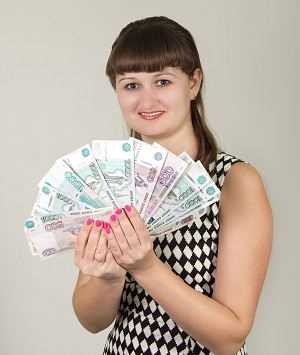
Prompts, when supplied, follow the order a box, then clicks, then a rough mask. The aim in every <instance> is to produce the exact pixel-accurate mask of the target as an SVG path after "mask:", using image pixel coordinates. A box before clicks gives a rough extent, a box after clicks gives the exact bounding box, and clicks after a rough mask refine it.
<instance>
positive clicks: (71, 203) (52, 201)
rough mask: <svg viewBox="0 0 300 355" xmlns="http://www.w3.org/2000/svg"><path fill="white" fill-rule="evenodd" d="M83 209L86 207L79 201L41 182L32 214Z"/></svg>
mask: <svg viewBox="0 0 300 355" xmlns="http://www.w3.org/2000/svg"><path fill="white" fill-rule="evenodd" d="M83 209H86V207H85V206H84V205H83V204H81V203H80V202H79V201H75V200H72V199H71V198H70V197H68V196H66V195H65V194H63V193H62V192H60V191H58V190H57V189H55V188H54V187H52V186H51V185H49V184H47V183H41V184H40V187H39V191H38V194H37V197H36V202H35V204H34V207H33V210H32V214H33V215H36V214H37V213H39V214H40V213H42V214H45V213H54V212H55V213H63V214H65V213H68V212H71V211H80V210H83ZM43 212H44V213H43Z"/></svg>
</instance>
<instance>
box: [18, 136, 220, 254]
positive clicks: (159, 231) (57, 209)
mask: <svg viewBox="0 0 300 355" xmlns="http://www.w3.org/2000/svg"><path fill="white" fill-rule="evenodd" d="M219 198H220V191H219V189H218V188H217V186H216V185H215V183H214V182H213V180H212V179H211V177H210V175H209V174H208V172H207V171H206V169H205V168H204V166H203V165H202V163H201V162H200V161H194V160H193V159H192V158H191V157H190V156H189V155H188V154H187V153H186V152H182V153H181V154H180V155H178V156H177V155H175V154H174V153H172V152H170V151H168V150H167V149H166V148H164V147H163V146H161V145H159V144H158V143H153V144H148V143H146V142H143V141H141V140H138V139H135V138H132V137H131V138H129V139H128V140H94V141H92V142H91V144H86V145H84V146H82V147H80V148H78V149H76V150H74V151H73V152H71V153H69V154H65V155H64V156H62V157H61V158H59V159H57V160H56V161H55V163H54V165H53V166H52V167H51V168H50V170H49V171H48V172H47V174H46V175H45V176H44V177H43V178H42V180H41V181H40V182H39V184H38V194H37V197H36V201H35V203H34V206H33V208H32V211H31V216H30V217H29V218H28V219H27V220H26V221H25V234H26V237H27V241H28V244H29V247H30V250H31V252H32V254H33V255H39V256H40V257H41V258H43V259H47V258H48V257H50V256H53V255H56V254H58V253H60V252H63V251H65V250H69V249H72V248H73V245H74V240H75V239H76V237H75V236H76V235H77V234H78V233H79V230H80V227H81V225H82V223H83V222H84V220H85V219H86V218H88V217H93V216H95V218H101V219H105V218H107V216H108V215H109V214H110V213H112V211H113V209H115V208H116V207H124V205H126V204H129V205H133V206H135V207H136V208H137V210H138V212H139V213H140V215H141V217H142V218H143V219H144V222H145V225H146V227H147V229H148V231H149V233H150V235H151V238H155V237H157V236H161V235H163V234H167V233H170V232H171V231H174V230H176V229H178V228H181V227H182V226H184V225H187V224H189V223H190V222H191V221H193V220H194V219H195V218H198V217H199V216H202V215H203V214H205V213H206V211H207V207H208V206H209V205H211V204H213V203H214V202H215V201H217V200H218V199H219Z"/></svg>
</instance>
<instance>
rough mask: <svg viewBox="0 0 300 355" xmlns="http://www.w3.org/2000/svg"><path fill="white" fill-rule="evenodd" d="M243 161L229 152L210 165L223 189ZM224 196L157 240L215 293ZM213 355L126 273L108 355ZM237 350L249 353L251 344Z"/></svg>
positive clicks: (189, 275) (171, 260)
mask: <svg viewBox="0 0 300 355" xmlns="http://www.w3.org/2000/svg"><path fill="white" fill-rule="evenodd" d="M237 162H244V163H248V162H247V161H244V160H240V159H238V158H236V157H235V156H233V155H231V154H228V153H226V152H224V151H221V152H218V154H217V157H216V160H214V161H212V162H211V163H210V164H209V167H208V169H207V171H208V173H209V174H210V176H211V178H212V179H213V181H214V183H215V184H216V185H217V187H218V188H219V189H220V190H222V186H223V183H224V178H225V176H226V174H227V172H228V171H229V169H230V167H231V166H232V165H233V164H235V163H237ZM218 214H219V201H217V202H215V203H214V204H212V205H210V206H209V207H208V208H207V212H206V214H204V215H202V216H201V217H199V218H198V219H196V220H194V221H192V222H190V224H188V225H187V226H184V227H182V228H180V229H178V230H176V231H174V232H171V233H168V234H165V235H162V236H160V237H158V238H156V239H154V241H153V248H154V251H155V253H156V255H157V256H158V257H159V258H160V259H161V260H162V261H163V262H165V263H167V264H169V265H170V266H171V268H172V271H173V272H174V273H176V274H177V275H179V276H180V277H181V278H182V279H183V280H184V281H185V282H186V283H187V284H188V285H190V287H193V288H194V289H195V290H196V291H198V292H202V293H203V294H204V295H207V296H208V297H211V296H212V294H213V287H214V283H215V278H214V275H215V269H216V264H217V254H218V230H219V223H218ZM123 354H124V355H142V354H146V355H148V354H149V355H152V354H156V355H168V354H171V355H176V354H179V355H192V354H195V355H214V354H213V353H212V352H211V351H210V350H209V349H207V348H206V347H204V346H203V345H201V344H200V343H198V342H196V340H194V339H193V338H192V337H191V336H190V335H188V334H187V333H186V332H185V331H184V330H183V329H182V328H180V327H179V326H178V325H177V324H176V323H175V322H174V321H173V320H172V319H171V318H170V317H169V316H168V314H167V313H166V312H165V311H164V309H163V308H162V307H161V306H160V305H159V304H158V303H157V302H156V301H155V300H154V299H153V298H152V297H151V296H150V295H149V294H148V293H147V292H146V291H145V290H144V289H143V288H141V287H140V286H139V285H138V284H137V283H136V282H135V280H134V279H133V278H132V276H131V275H130V274H129V273H127V274H126V280H125V285H124V289H123V293H122V297H121V301H120V308H119V312H118V315H117V317H116V320H115V323H114V326H113V328H112V330H111V331H110V333H109V334H108V337H107V339H106V343H105V346H104V351H103V355H123ZM236 355H248V352H247V349H246V344H245V343H244V344H243V346H242V348H241V349H240V350H239V351H238V352H237V354H236Z"/></svg>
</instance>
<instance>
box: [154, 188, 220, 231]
mask: <svg viewBox="0 0 300 355" xmlns="http://www.w3.org/2000/svg"><path fill="white" fill-rule="evenodd" d="M219 198H220V191H219V189H218V188H217V187H216V186H215V187H214V186H211V184H209V186H207V188H204V189H203V191H202V190H200V191H196V192H194V193H193V194H192V195H191V196H190V197H189V198H188V199H187V200H186V201H185V202H183V203H182V204H181V205H180V206H179V207H177V208H176V209H174V210H172V211H171V212H170V213H169V214H168V215H167V216H165V218H164V219H163V220H161V221H160V222H157V223H155V224H154V225H152V227H150V230H151V231H153V230H157V229H160V228H161V227H162V226H164V227H165V226H168V225H171V224H173V223H174V222H175V221H176V220H178V219H180V218H182V217H183V216H185V215H186V214H188V213H190V212H193V211H194V210H198V209H205V208H206V207H208V206H209V205H211V204H213V203H214V202H216V201H218V200H219Z"/></svg>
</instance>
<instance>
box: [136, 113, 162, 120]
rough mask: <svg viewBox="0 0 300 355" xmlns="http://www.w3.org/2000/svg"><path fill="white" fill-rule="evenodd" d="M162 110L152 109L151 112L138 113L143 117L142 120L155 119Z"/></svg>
mask: <svg viewBox="0 0 300 355" xmlns="http://www.w3.org/2000/svg"><path fill="white" fill-rule="evenodd" d="M163 113H164V111H152V112H139V115H140V116H141V117H142V118H143V119H144V120H155V119H157V118H159V117H160V116H161V115H162V114H163Z"/></svg>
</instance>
